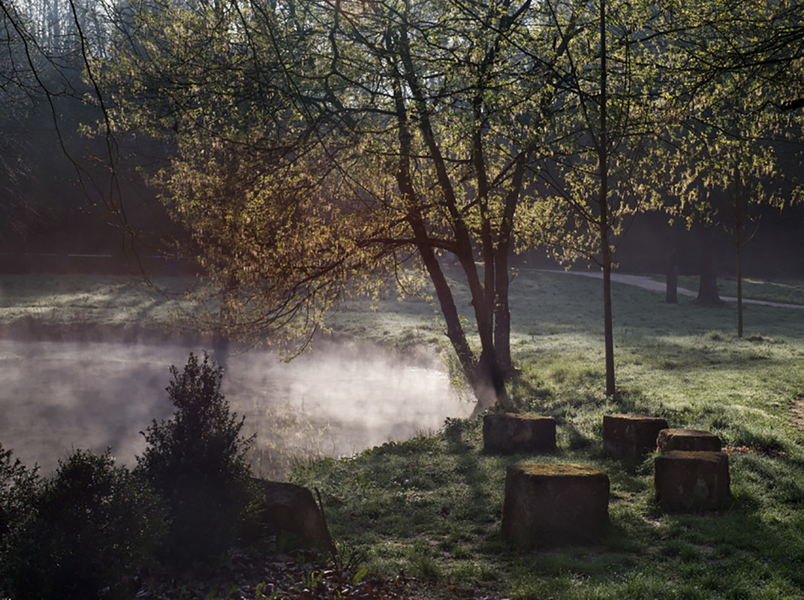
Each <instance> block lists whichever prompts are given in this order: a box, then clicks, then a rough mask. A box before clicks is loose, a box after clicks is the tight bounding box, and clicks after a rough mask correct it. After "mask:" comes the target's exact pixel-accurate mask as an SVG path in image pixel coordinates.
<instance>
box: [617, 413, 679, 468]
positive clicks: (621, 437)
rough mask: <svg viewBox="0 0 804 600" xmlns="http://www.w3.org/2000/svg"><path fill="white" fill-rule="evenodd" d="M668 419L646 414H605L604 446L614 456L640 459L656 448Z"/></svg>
mask: <svg viewBox="0 0 804 600" xmlns="http://www.w3.org/2000/svg"><path fill="white" fill-rule="evenodd" d="M662 429H667V421H665V420H664V419H662V418H659V417H649V416H646V415H604V417H603V447H604V448H605V450H606V452H608V453H609V454H611V455H612V456H617V457H620V458H631V459H639V458H641V457H643V456H644V455H645V454H648V453H649V452H653V451H654V450H655V449H656V438H657V437H658V436H659V432H660V431H661V430H662Z"/></svg>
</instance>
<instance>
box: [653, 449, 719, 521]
mask: <svg viewBox="0 0 804 600" xmlns="http://www.w3.org/2000/svg"><path fill="white" fill-rule="evenodd" d="M654 487H655V489H656V499H657V501H658V502H659V504H660V505H661V507H662V508H664V509H665V510H668V511H680V512H683V511H704V510H717V509H718V508H721V507H722V506H723V505H724V504H725V503H726V501H728V499H729V457H728V456H727V455H726V453H725V452H705V451H704V452H701V451H696V452H687V451H683V450H671V451H669V452H665V453H664V454H660V455H659V456H657V457H656V460H655V463H654Z"/></svg>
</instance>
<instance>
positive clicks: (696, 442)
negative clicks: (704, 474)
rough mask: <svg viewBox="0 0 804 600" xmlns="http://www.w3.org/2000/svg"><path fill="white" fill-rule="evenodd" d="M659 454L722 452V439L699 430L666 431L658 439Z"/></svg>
mask: <svg viewBox="0 0 804 600" xmlns="http://www.w3.org/2000/svg"><path fill="white" fill-rule="evenodd" d="M656 447H657V448H658V450H659V452H661V453H662V454H664V453H665V452H672V451H673V450H681V451H684V452H720V449H721V445H720V438H719V437H717V436H716V435H715V434H714V433H709V432H707V431H698V430H697V429H665V430H663V431H660V432H659V437H658V438H656Z"/></svg>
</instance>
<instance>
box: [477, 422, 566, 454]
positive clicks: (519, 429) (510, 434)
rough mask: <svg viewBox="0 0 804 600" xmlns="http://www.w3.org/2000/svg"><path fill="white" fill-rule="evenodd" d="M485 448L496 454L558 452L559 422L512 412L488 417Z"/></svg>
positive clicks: (485, 426) (484, 433)
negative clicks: (557, 435)
mask: <svg viewBox="0 0 804 600" xmlns="http://www.w3.org/2000/svg"><path fill="white" fill-rule="evenodd" d="M483 449H484V450H485V451H486V452H491V453H494V454H512V453H514V452H550V451H551V450H555V449H556V420H555V419H553V418H552V417H537V416H535V415H520V414H511V413H495V414H490V415H486V416H485V417H483Z"/></svg>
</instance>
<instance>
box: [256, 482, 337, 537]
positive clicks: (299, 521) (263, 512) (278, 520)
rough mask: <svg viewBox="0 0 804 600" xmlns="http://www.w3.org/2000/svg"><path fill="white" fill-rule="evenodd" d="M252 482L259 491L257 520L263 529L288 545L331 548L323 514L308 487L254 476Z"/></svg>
mask: <svg viewBox="0 0 804 600" xmlns="http://www.w3.org/2000/svg"><path fill="white" fill-rule="evenodd" d="M255 484H256V485H257V486H259V488H260V491H261V492H262V494H263V498H261V502H260V504H259V519H260V522H261V525H262V527H263V528H264V529H265V530H266V531H267V532H270V533H272V534H274V535H276V536H278V537H284V538H286V543H287V545H288V548H315V549H317V550H319V551H320V552H324V553H329V552H333V551H334V547H335V546H334V544H333V542H332V538H331V537H330V534H329V529H328V528H327V523H326V521H325V520H324V515H323V514H322V513H321V510H320V509H319V507H318V505H317V504H316V502H315V500H314V499H313V494H312V493H311V492H310V490H309V489H307V488H306V487H303V486H300V485H296V484H293V483H284V482H280V481H268V480H265V479H255ZM255 533H258V532H255Z"/></svg>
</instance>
